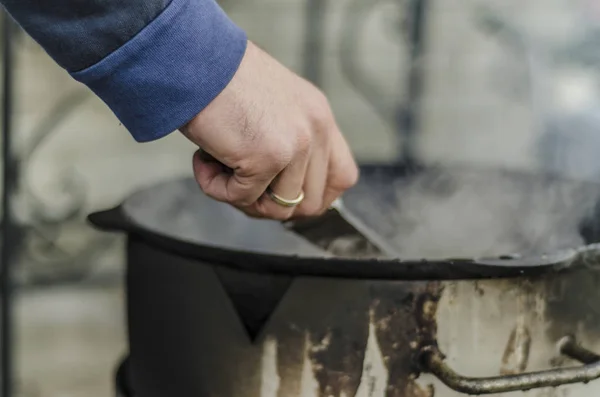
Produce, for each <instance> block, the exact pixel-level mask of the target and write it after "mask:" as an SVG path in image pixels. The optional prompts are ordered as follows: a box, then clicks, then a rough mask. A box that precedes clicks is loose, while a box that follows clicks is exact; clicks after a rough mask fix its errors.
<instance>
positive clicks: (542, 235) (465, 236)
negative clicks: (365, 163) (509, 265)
mask: <svg viewBox="0 0 600 397" xmlns="http://www.w3.org/2000/svg"><path fill="white" fill-rule="evenodd" d="M366 185H368V184H366ZM366 185H365V186H359V187H358V190H357V192H355V194H357V195H353V197H349V198H351V201H352V202H353V203H352V204H353V205H352V209H353V210H354V211H355V212H357V214H358V215H359V216H360V217H361V218H363V219H364V220H365V222H367V223H368V224H369V226H371V227H372V228H374V229H375V230H376V231H377V232H378V233H379V234H380V235H382V237H384V238H386V239H387V240H388V241H390V242H391V243H392V244H393V245H394V247H395V248H396V249H397V252H398V254H399V256H400V257H401V258H404V259H416V258H427V259H443V258H452V257H454V258H464V257H483V256H498V255H504V254H512V253H520V254H541V253H548V252H552V251H554V250H557V249H562V248H569V247H576V246H579V245H582V244H583V243H584V241H583V238H582V237H581V235H580V232H579V229H580V225H581V222H582V221H583V220H585V219H588V218H589V217H590V216H591V215H592V213H593V210H594V208H595V205H596V202H597V199H598V197H599V193H600V191H599V190H600V189H599V188H597V187H596V186H592V185H586V184H584V183H581V182H575V181H566V180H559V179H556V178H550V177H541V176H535V175H525V174H519V173H514V172H508V171H501V170H475V169H459V168H456V169H452V168H447V169H431V170H429V171H425V172H423V173H421V174H419V175H418V176H415V177H409V178H407V179H401V180H398V181H395V182H393V183H391V184H388V185H387V186H385V187H384V188H385V190H387V193H386V192H384V194H383V195H382V196H381V197H380V198H383V197H385V198H383V199H381V200H380V199H376V198H374V189H373V187H369V186H366ZM382 187H383V186H378V187H377V189H381V188H382ZM369 192H370V193H369ZM359 197H360V199H359ZM378 197H379V194H378Z"/></svg>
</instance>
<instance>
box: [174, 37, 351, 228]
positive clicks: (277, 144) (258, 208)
mask: <svg viewBox="0 0 600 397" xmlns="http://www.w3.org/2000/svg"><path fill="white" fill-rule="evenodd" d="M181 131H182V133H183V134H184V135H185V136H186V137H187V138H188V139H190V140H191V141H192V142H194V143H195V144H197V145H198V146H199V147H200V148H201V151H198V152H197V153H196V154H195V155H194V158H193V168H194V175H195V177H196V180H197V181H198V184H199V185H200V188H201V189H202V190H203V191H204V193H205V194H206V195H208V196H209V197H212V198H213V199H215V200H218V201H223V202H226V203H229V204H231V205H233V206H235V207H237V208H239V209H240V210H242V211H243V212H245V213H246V214H248V215H250V216H253V217H264V218H270V219H279V220H285V219H289V218H291V217H303V216H313V215H318V214H320V213H321V212H323V211H324V210H326V209H327V208H328V207H329V206H330V205H331V203H332V202H333V201H334V200H335V199H336V198H337V197H339V196H340V195H341V194H342V193H343V192H344V191H345V190H347V189H348V188H350V187H352V186H353V185H354V184H355V183H356V181H357V179H358V167H357V166H356V163H355V161H354V158H353V156H352V153H351V151H350V148H349V147H348V144H347V142H346V140H345V139H344V137H343V136H342V134H341V132H340V130H339V129H338V127H337V125H336V122H335V118H334V116H333V113H332V111H331V108H330V106H329V103H328V101H327V99H326V98H325V96H324V94H323V93H322V92H321V91H319V90H318V89H317V88H316V87H314V86H313V85H312V84H310V83H309V82H308V81H306V80H304V79H302V78H301V77H299V76H298V75H296V74H294V73H293V72H292V71H290V70H289V69H287V68H285V67H284V66H283V65H281V64H280V63H278V62H277V61H276V60H275V59H273V58H272V57H270V56H269V55H268V54H266V53H265V52H263V51H262V50H260V49H259V48H258V47H256V46H255V45H254V44H252V43H251V42H248V48H247V50H246V54H245V55H244V58H243V60H242V63H241V65H240V67H239V69H238V71H237V73H236V74H235V76H234V77H233V79H232V80H231V82H230V83H229V85H228V86H227V87H226V88H225V89H224V90H223V91H222V92H221V93H220V94H219V95H218V96H217V97H216V98H215V99H214V100H213V101H212V102H211V103H210V104H209V105H208V106H207V107H206V108H205V109H204V110H202V112H200V113H199V114H198V116H196V117H195V118H194V119H193V120H192V121H190V122H189V123H188V124H187V125H185V126H184V127H182V128H181ZM202 151H204V152H206V153H208V154H209V155H210V157H212V158H214V159H215V160H217V161H214V160H213V159H211V158H207V157H206V156H203V155H202V154H201V153H202ZM267 189H270V190H271V191H272V192H273V193H275V194H276V195H277V196H279V197H281V198H285V199H287V200H293V199H295V198H297V197H299V196H300V194H302V193H304V199H303V200H302V201H301V202H300V203H299V204H298V205H297V206H295V207H286V206H283V205H280V204H278V203H277V202H276V201H275V200H273V199H272V197H270V196H269V194H267V193H266V191H267Z"/></svg>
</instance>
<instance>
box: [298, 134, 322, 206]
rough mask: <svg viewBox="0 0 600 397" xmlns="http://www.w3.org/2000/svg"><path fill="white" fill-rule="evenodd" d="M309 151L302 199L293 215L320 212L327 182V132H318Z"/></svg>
mask: <svg viewBox="0 0 600 397" xmlns="http://www.w3.org/2000/svg"><path fill="white" fill-rule="evenodd" d="M319 136H320V137H322V138H321V139H319V140H318V141H317V142H316V143H315V145H314V149H313V151H312V153H311V158H310V160H309V163H308V167H307V170H306V178H305V179H304V200H303V201H302V203H300V205H298V207H297V208H296V210H295V211H294V215H293V216H294V217H305V216H315V215H318V214H320V213H321V212H322V209H323V196H324V193H325V190H326V183H327V173H328V171H327V168H328V166H329V157H330V151H331V144H330V140H329V139H327V138H328V137H327V134H320V135H319Z"/></svg>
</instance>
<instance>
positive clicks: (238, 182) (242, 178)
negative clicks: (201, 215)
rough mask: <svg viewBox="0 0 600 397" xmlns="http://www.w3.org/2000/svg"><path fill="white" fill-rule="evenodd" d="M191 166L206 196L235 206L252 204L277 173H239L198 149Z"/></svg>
mask: <svg viewBox="0 0 600 397" xmlns="http://www.w3.org/2000/svg"><path fill="white" fill-rule="evenodd" d="M193 168H194V176H195V177H196V181H197V182H198V184H199V185H200V188H201V189H202V191H203V192H204V193H205V194H206V195H207V196H209V197H211V198H213V199H215V200H218V201H223V202H226V203H229V204H232V205H234V206H237V207H245V206H249V205H252V204H254V203H255V202H256V201H257V200H258V198H259V197H260V196H261V195H262V194H263V193H264V191H265V190H266V189H267V187H268V186H269V184H270V183H271V181H272V180H273V179H274V178H275V176H276V175H277V171H271V172H264V173H257V174H255V175H251V174H250V175H240V174H239V173H236V172H235V171H234V170H231V169H228V168H227V167H226V166H224V165H222V164H221V163H219V162H217V161H212V160H210V159H207V157H206V156H204V155H202V152H200V151H198V152H196V153H195V154H194V158H193Z"/></svg>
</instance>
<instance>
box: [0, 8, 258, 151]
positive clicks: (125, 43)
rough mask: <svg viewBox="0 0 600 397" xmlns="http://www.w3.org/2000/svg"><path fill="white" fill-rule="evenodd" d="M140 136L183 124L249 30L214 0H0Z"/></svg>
mask: <svg viewBox="0 0 600 397" xmlns="http://www.w3.org/2000/svg"><path fill="white" fill-rule="evenodd" d="M0 2H1V3H2V4H3V5H4V6H5V7H6V8H7V10H8V11H9V12H10V14H11V15H12V16H13V17H14V19H15V20H16V21H17V22H18V23H19V24H20V25H21V26H22V27H23V28H24V29H25V30H26V31H27V32H28V33H29V34H30V35H31V36H32V37H33V38H34V39H35V40H36V41H38V43H40V45H42V47H43V48H44V49H45V50H46V51H47V52H48V53H49V54H50V56H51V57H52V58H53V59H54V60H55V61H56V62H57V63H58V64H59V65H61V66H62V67H63V68H65V69H66V70H67V71H68V72H69V73H70V74H71V76H72V77H73V78H75V79H76V80H78V81H80V82H81V83H83V84H85V85H86V86H88V87H89V88H90V89H91V90H92V91H93V92H94V93H95V94H96V95H97V96H98V97H100V98H101V99H102V100H103V101H104V102H105V103H106V104H107V105H108V106H109V107H110V109H111V110H112V111H113V112H114V113H115V115H116V116H117V117H118V119H119V120H120V121H121V122H122V123H123V125H124V126H125V127H126V128H127V129H128V130H129V131H130V132H131V134H132V136H133V138H134V139H135V140H136V141H138V142H146V141H152V140H155V139H158V138H161V137H163V136H165V135H167V134H169V133H171V132H172V131H174V130H177V129H178V128H179V127H181V126H183V125H184V124H186V123H187V122H188V121H190V120H191V119H192V118H193V117H194V116H196V115H197V114H198V113H200V111H201V110H202V109H204V107H206V106H207V105H208V104H209V103H210V102H211V101H212V100H213V99H214V98H215V97H216V96H217V95H218V94H219V93H220V92H221V91H222V90H223V89H224V88H225V86H226V85H227V84H228V83H229V81H230V80H231V78H232V77H233V75H234V74H235V72H236V71H237V68H238V67H239V65H240V62H241V59H242V57H243V55H244V53H245V50H246V43H247V38H246V35H245V33H244V31H243V30H241V29H240V28H239V27H238V26H236V25H235V24H234V23H233V22H232V21H231V20H230V19H229V18H228V17H227V15H226V14H225V13H224V12H223V10H222V9H221V8H220V7H219V5H218V4H217V3H216V2H215V1H214V0H0Z"/></svg>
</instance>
